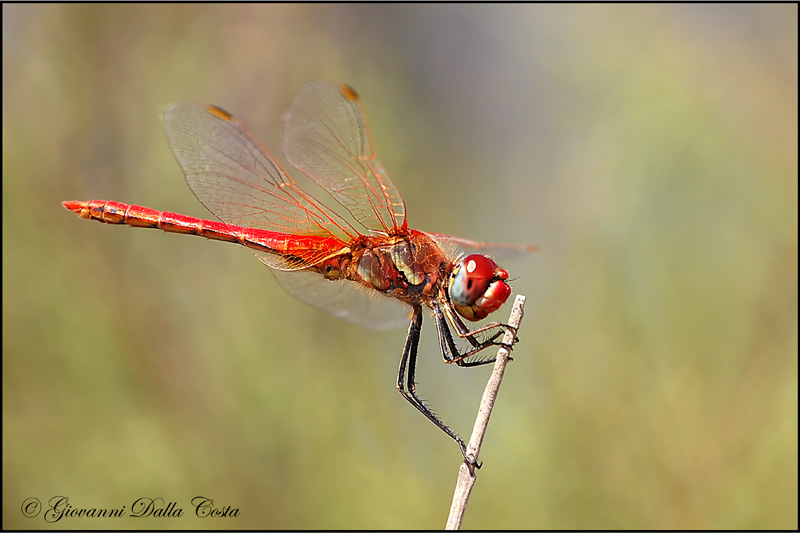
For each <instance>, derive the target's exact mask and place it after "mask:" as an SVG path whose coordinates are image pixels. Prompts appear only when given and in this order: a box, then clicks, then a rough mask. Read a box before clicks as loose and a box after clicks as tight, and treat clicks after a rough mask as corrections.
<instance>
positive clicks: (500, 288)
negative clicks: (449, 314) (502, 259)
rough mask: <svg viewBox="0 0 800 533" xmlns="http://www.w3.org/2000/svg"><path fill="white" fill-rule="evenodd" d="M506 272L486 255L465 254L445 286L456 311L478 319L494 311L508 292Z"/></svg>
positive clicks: (471, 318)
mask: <svg viewBox="0 0 800 533" xmlns="http://www.w3.org/2000/svg"><path fill="white" fill-rule="evenodd" d="M507 279H508V272H506V271H505V270H503V269H502V268H500V267H499V266H497V263H495V262H494V261H493V260H491V259H489V258H488V257H486V256H485V255H480V254H472V255H468V256H466V257H464V258H463V259H462V260H461V261H460V262H459V263H458V265H456V267H455V268H454V269H453V272H452V273H451V274H450V282H449V284H448V287H447V290H448V294H449V296H450V300H451V301H452V302H453V306H454V307H455V308H456V311H458V314H460V315H461V316H463V317H464V318H466V319H467V320H472V321H476V320H481V319H483V318H486V317H487V316H488V315H489V314H490V313H492V312H494V311H497V309H499V308H500V306H501V305H503V304H504V303H505V301H506V300H507V299H508V297H509V295H510V294H511V287H509V286H508V283H506V281H505V280H507Z"/></svg>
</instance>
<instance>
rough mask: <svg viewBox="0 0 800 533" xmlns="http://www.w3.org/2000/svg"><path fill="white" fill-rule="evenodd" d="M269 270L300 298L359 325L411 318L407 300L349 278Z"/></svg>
mask: <svg viewBox="0 0 800 533" xmlns="http://www.w3.org/2000/svg"><path fill="white" fill-rule="evenodd" d="M255 253H256V255H258V256H260V255H261V253H259V252H255ZM271 272H272V274H273V275H274V276H275V279H276V280H277V281H278V284H279V285H280V286H281V287H283V289H284V290H285V291H286V292H288V293H289V294H291V295H292V296H294V297H295V298H297V299H298V300H300V301H301V302H304V303H307V304H308V305H310V306H312V307H316V308H317V309H319V310H321V311H325V312H326V313H330V314H332V315H334V316H337V317H339V318H343V319H345V320H347V321H349V322H352V323H354V324H357V325H359V326H364V327H367V328H371V329H379V330H385V329H392V328H397V327H401V326H407V325H408V323H409V322H410V320H411V319H410V315H411V308H410V307H409V306H408V305H407V304H404V303H403V302H401V301H400V300H397V299H395V298H390V297H388V296H384V295H383V294H380V293H378V292H377V291H370V290H368V289H366V288H364V287H361V286H360V285H358V284H357V283H354V282H352V281H347V280H339V281H329V280H327V279H325V278H323V277H322V276H320V275H319V274H317V273H315V272H309V271H307V270H296V271H293V272H286V271H280V270H272V271H271Z"/></svg>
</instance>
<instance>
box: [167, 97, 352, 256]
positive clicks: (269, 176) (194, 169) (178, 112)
mask: <svg viewBox="0 0 800 533" xmlns="http://www.w3.org/2000/svg"><path fill="white" fill-rule="evenodd" d="M164 127H165V129H166V133H167V141H168V142H169V146H170V149H171V150H172V153H173V155H174V156H175V159H177V161H178V164H179V165H180V167H181V170H183V174H184V176H186V181H187V182H188V184H189V187H190V188H191V190H192V192H193V193H194V195H195V196H196V197H197V199H198V200H200V202H201V203H202V204H203V205H204V206H205V207H206V208H207V209H208V210H209V211H211V212H212V213H213V214H214V215H215V216H216V217H217V218H219V219H220V220H222V221H223V222H226V223H228V224H236V225H239V226H249V227H253V228H259V229H266V230H270V231H275V232H282V233H291V234H295V235H309V236H320V237H336V238H338V239H340V240H341V241H342V242H343V245H344V243H345V242H349V241H350V239H352V238H354V237H357V236H358V232H357V231H355V229H353V228H352V226H351V225H350V224H349V223H348V222H347V221H345V220H344V219H342V218H341V217H340V216H339V215H337V214H336V213H335V212H334V211H332V210H331V209H329V208H327V207H326V206H325V205H324V204H322V203H321V202H320V201H318V200H317V199H315V198H314V197H313V196H311V195H310V194H309V193H308V192H306V191H305V190H304V189H302V188H301V187H300V186H298V185H297V184H296V183H295V182H294V181H293V180H292V179H291V178H290V177H289V176H288V175H287V174H286V172H285V171H284V170H283V169H282V168H281V167H280V165H279V164H278V163H277V162H275V160H274V159H273V158H272V157H271V156H270V155H269V154H268V153H267V152H266V151H265V150H264V148H263V147H262V146H261V144H260V143H259V142H258V141H257V140H256V139H255V138H254V137H253V135H252V134H251V133H250V132H249V131H247V129H246V128H245V127H244V125H243V124H242V123H241V122H239V121H238V120H236V119H235V118H233V117H232V116H231V115H230V114H229V113H227V112H226V111H223V110H222V109H220V108H218V107H215V106H211V105H202V104H194V103H177V104H171V105H170V106H168V107H167V109H166V111H165V112H164ZM308 255H309V257H307V258H306V257H304V258H303V259H306V260H307V262H312V263H313V262H314V261H315V257H313V256H315V255H319V256H320V258H322V257H324V255H326V254H322V253H318V252H314V251H313V250H309V252H308ZM262 261H263V262H264V263H266V264H267V265H269V266H271V267H273V268H283V269H294V268H301V267H302V264H301V263H298V262H297V261H294V262H292V261H287V260H286V259H284V258H281V257H280V256H273V255H270V256H265V257H262Z"/></svg>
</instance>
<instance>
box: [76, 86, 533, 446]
mask: <svg viewBox="0 0 800 533" xmlns="http://www.w3.org/2000/svg"><path fill="white" fill-rule="evenodd" d="M164 125H165V128H166V133H167V140H168V142H169V145H170V148H171V150H172V153H173V154H174V156H175V159H177V160H178V164H179V165H180V167H181V169H182V170H183V173H184V175H185V176H186V181H187V182H188V184H189V187H190V188H191V190H192V192H193V193H194V195H195V196H196V197H197V199H198V200H200V202H201V203H202V204H203V205H204V206H205V207H206V208H207V209H208V210H209V211H211V213H213V214H214V215H215V216H216V217H217V218H219V219H220V220H221V221H222V222H216V221H211V220H202V219H198V218H192V217H188V216H184V215H179V214H175V213H168V212H163V211H156V210H154V209H149V208H146V207H141V206H138V205H130V204H124V203H120V202H110V201H105V200H91V201H86V202H80V201H71V202H64V203H63V205H64V207H66V208H67V209H69V210H70V211H72V212H74V213H76V214H78V215H80V216H81V217H83V218H88V219H93V220H97V221H99V222H105V223H108V224H127V225H129V226H133V227H141V228H158V229H161V230H162V231H166V232H172V233H186V234H189V235H199V236H202V237H205V238H207V239H213V240H220V241H226V242H233V243H237V244H241V245H243V246H245V247H247V248H249V249H250V250H252V251H253V253H255V255H256V256H257V257H258V258H259V259H260V260H261V261H262V262H263V263H264V264H265V265H267V266H268V267H270V268H271V269H272V272H273V274H275V277H276V278H277V280H278V282H279V283H280V284H281V286H282V287H284V288H285V289H286V290H287V291H288V292H289V293H291V294H292V295H294V296H296V297H297V298H299V299H300V300H302V301H304V302H306V303H309V304H311V305H313V306H315V307H318V308H321V309H324V310H326V311H328V312H330V313H333V314H334V315H336V316H339V317H342V318H345V319H348V320H350V321H352V322H355V323H358V324H361V325H366V326H369V327H373V328H379V329H381V328H387V327H393V326H395V325H397V324H398V321H402V322H403V323H405V322H407V321H408V320H409V306H410V308H411V312H410V320H411V324H410V326H409V329H408V336H407V338H406V342H405V346H404V348H403V354H402V357H401V359H400V371H399V373H398V376H397V388H398V390H399V391H400V393H401V394H402V395H403V397H404V398H405V399H406V400H408V401H409V402H410V403H411V405H413V406H414V407H416V408H417V409H418V410H419V411H420V412H421V413H422V414H424V415H425V416H426V417H427V418H428V419H429V420H430V421H431V422H433V423H434V424H436V425H437V426H438V427H439V428H440V429H441V430H442V431H444V432H445V433H446V434H447V435H449V436H450V437H451V438H452V439H454V440H455V441H456V442H457V443H458V445H459V447H460V448H461V453H462V454H464V456H465V458H466V447H465V445H464V442H463V440H462V439H461V438H460V437H459V436H458V435H457V434H456V433H455V432H454V431H453V430H452V429H450V428H449V427H448V426H447V425H445V423H444V422H442V420H441V419H440V418H439V417H437V416H436V415H435V414H434V413H433V412H432V411H431V410H430V409H429V408H428V406H427V405H426V404H425V403H424V402H423V401H422V400H421V399H420V397H419V396H418V395H417V393H416V387H415V379H414V372H415V367H416V360H417V347H418V344H419V337H420V331H421V328H422V308H423V307H427V308H429V309H430V310H431V311H432V312H433V320H434V322H435V324H436V329H437V332H438V334H439V341H440V346H441V351H442V356H443V357H444V361H445V362H446V363H456V364H457V365H459V366H475V365H481V364H486V363H490V362H492V361H494V359H480V360H476V358H471V356H473V355H475V354H477V353H478V352H480V351H482V350H484V349H486V348H488V347H490V346H495V345H498V344H501V343H499V342H497V338H498V337H499V336H500V335H501V334H502V333H503V332H504V330H505V328H507V327H508V326H506V325H504V324H500V323H497V322H493V323H491V324H488V325H485V326H483V327H479V328H477V329H474V330H470V329H469V328H468V327H467V326H466V325H465V324H464V322H463V320H462V319H466V320H469V321H478V320H481V319H484V318H486V316H487V315H489V314H490V313H492V312H493V311H495V310H497V309H498V308H499V307H500V306H501V305H502V304H503V303H504V302H505V301H506V299H507V298H508V297H509V295H510V294H511V287H509V285H508V283H507V280H508V272H506V271H505V270H503V269H502V268H500V267H499V266H498V265H497V263H495V262H494V260H492V259H490V258H489V257H487V255H485V254H487V253H495V254H497V253H506V254H508V253H511V254H514V253H525V252H528V251H531V250H533V249H535V247H532V246H515V245H490V244H485V243H476V242H472V241H469V240H466V239H461V238H456V237H448V236H445V235H439V234H436V233H427V232H422V231H417V230H414V229H411V228H409V227H408V225H407V223H406V207H405V202H404V201H403V198H402V197H401V196H400V193H399V192H398V190H397V188H396V187H395V185H394V183H393V182H392V180H391V178H389V175H388V174H387V173H386V171H385V170H384V168H383V166H382V165H381V163H380V161H379V160H378V158H377V156H376V155H375V150H374V149H373V145H372V138H371V136H370V132H369V128H368V126H367V118H366V115H365V113H364V109H363V107H362V105H361V100H360V99H359V97H358V95H357V94H356V92H355V91H354V90H353V89H352V88H351V87H349V86H347V85H338V84H335V83H320V82H316V83H309V84H307V85H305V86H304V87H303V88H301V90H300V91H299V92H298V94H297V95H296V96H295V98H294V100H293V102H292V105H291V108H290V109H289V111H288V113H287V114H286V115H285V116H284V142H283V152H284V155H285V157H286V159H287V160H288V161H289V163H291V164H292V165H293V166H294V167H295V168H297V169H298V170H300V171H301V172H303V173H304V174H305V175H307V176H308V177H309V178H311V179H312V180H313V181H314V182H315V183H316V184H317V185H319V186H320V187H322V189H324V190H325V191H326V192H327V193H328V194H330V196H332V197H333V199H334V200H336V202H337V203H338V204H339V206H338V207H337V209H338V210H334V209H332V208H331V207H329V206H326V205H325V204H323V203H322V202H321V201H319V200H318V199H316V198H315V197H314V196H312V195H311V194H310V193H309V192H307V191H306V190H305V189H303V188H302V187H301V186H300V185H298V184H297V183H295V182H294V181H293V180H292V179H291V178H290V177H289V175H288V174H287V173H286V172H285V171H284V170H283V169H282V168H281V166H280V165H279V164H278V163H277V162H276V161H275V159H274V158H273V157H272V156H271V155H270V154H269V153H268V152H267V151H266V150H265V149H264V148H263V147H262V146H261V144H260V143H259V142H258V141H257V140H256V138H255V137H254V136H253V135H252V134H251V133H250V132H249V131H248V130H247V128H245V126H244V125H243V124H242V123H241V122H239V121H238V120H236V119H235V118H233V116H231V114H230V113H228V112H226V111H224V110H222V109H221V108H219V107H216V106H213V105H201V104H194V103H177V104H171V105H170V106H169V107H167V109H166V111H165V113H164ZM465 251H466V252H472V253H469V254H468V255H467V253H465ZM386 304H388V305H386ZM451 328H452V329H451ZM453 330H454V331H455V333H456V335H457V336H458V337H459V338H461V339H466V341H465V342H468V343H469V346H468V347H467V349H466V350H464V351H462V350H461V349H459V347H458V345H457V344H456V342H455V339H454V336H453V333H452V331H453Z"/></svg>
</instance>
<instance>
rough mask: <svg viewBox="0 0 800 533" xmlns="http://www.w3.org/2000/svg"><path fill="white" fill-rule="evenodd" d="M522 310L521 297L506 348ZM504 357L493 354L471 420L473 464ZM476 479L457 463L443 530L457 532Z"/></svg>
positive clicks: (501, 352) (469, 454)
mask: <svg viewBox="0 0 800 533" xmlns="http://www.w3.org/2000/svg"><path fill="white" fill-rule="evenodd" d="M524 306H525V297H524V296H522V295H518V296H517V297H516V299H515V300H514V307H513V308H512V309H511V317H510V318H509V319H508V324H509V325H510V326H511V327H512V328H514V329H509V330H507V331H506V333H505V335H504V337H503V343H504V344H507V345H509V346H510V345H511V343H513V342H514V338H515V337H516V330H518V329H519V324H520V321H522V315H523V307H524ZM508 353H509V350H508V348H506V347H505V346H501V347H500V350H498V352H497V360H496V361H495V363H494V370H493V371H492V375H491V376H490V377H489V382H488V383H487V384H486V390H485V391H484V392H483V398H481V406H480V407H479V408H478V417H477V418H476V419H475V427H474V428H473V429H472V437H471V438H470V439H469V444H467V457H469V458H471V459H472V460H473V461H475V462H477V461H478V454H480V451H481V444H483V437H484V435H486V428H487V426H488V425H489V416H490V415H491V414H492V409H493V408H494V402H495V400H496V399H497V393H498V392H499V390H500V382H501V381H502V380H503V373H504V372H505V370H506V365H507V364H508V359H509V358H508ZM476 479H477V477H476V475H475V468H474V466H473V465H470V464H468V463H467V462H466V461H465V462H463V463H461V467H460V468H459V470H458V482H457V483H456V490H455V493H454V494H453V504H452V505H451V506H450V516H449V517H448V518H447V525H446V526H445V529H461V521H462V520H463V519H464V513H465V512H466V510H467V502H468V501H469V495H470V493H471V492H472V487H473V486H474V485H475V480H476Z"/></svg>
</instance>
